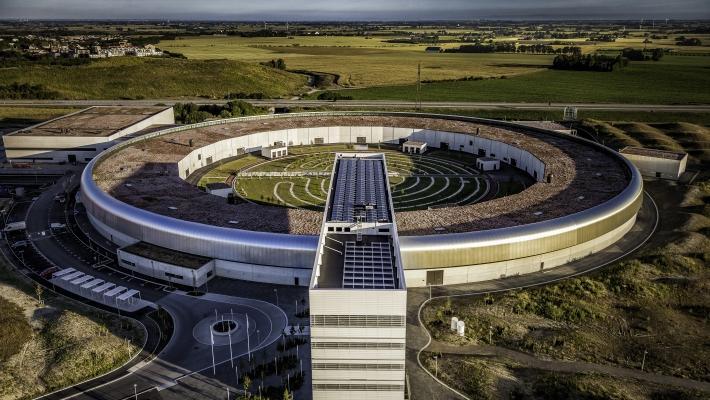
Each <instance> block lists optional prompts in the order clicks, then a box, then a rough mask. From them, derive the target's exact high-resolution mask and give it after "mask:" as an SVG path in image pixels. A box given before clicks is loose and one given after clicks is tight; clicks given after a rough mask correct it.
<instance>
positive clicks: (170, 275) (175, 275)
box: [165, 272, 185, 280]
mask: <svg viewBox="0 0 710 400" xmlns="http://www.w3.org/2000/svg"><path fill="white" fill-rule="evenodd" d="M165 276H167V277H168V278H175V279H180V280H182V279H185V278H184V277H183V276H182V275H178V274H171V273H170V272H166V273H165Z"/></svg>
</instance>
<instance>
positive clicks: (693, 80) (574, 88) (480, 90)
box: [341, 56, 710, 104]
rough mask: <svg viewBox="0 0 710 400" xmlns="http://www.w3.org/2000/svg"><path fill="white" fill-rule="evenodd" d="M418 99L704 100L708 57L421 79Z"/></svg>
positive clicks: (369, 94)
mask: <svg viewBox="0 0 710 400" xmlns="http://www.w3.org/2000/svg"><path fill="white" fill-rule="evenodd" d="M341 93H342V94H343V95H347V96H352V97H353V98H354V99H357V100H366V99H367V100H415V99H416V98H417V95H416V85H397V86H385V87H373V88H365V89H347V90H343V91H341ZM421 98H422V100H423V101H473V102H476V101H481V102H486V101H501V102H570V103H579V102H600V103H637V104H641V103H645V104H708V103H710V57H691V56H667V57H665V58H664V59H663V60H662V61H659V62H652V61H648V62H632V63H631V65H630V66H629V67H627V68H625V69H623V70H621V71H615V72H583V71H557V70H544V71H537V72H534V73H530V74H524V75H519V76H514V77H509V78H507V79H489V80H482V81H465V82H437V83H429V84H423V85H422V89H421Z"/></svg>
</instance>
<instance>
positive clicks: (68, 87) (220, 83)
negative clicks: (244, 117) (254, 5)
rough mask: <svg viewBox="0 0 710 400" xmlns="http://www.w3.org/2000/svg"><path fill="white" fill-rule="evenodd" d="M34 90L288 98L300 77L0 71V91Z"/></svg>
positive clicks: (169, 66) (233, 66) (105, 68)
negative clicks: (14, 86)
mask: <svg viewBox="0 0 710 400" xmlns="http://www.w3.org/2000/svg"><path fill="white" fill-rule="evenodd" d="M14 82H18V83H31V84H40V85H42V86H43V87H44V88H46V89H48V90H51V91H56V92H59V94H60V97H62V98H67V99H151V98H153V99H158V98H182V97H188V98H190V97H193V98H194V97H209V98H216V99H222V98H223V97H224V96H225V95H227V94H228V93H235V92H241V93H247V94H249V93H263V95H264V96H265V97H273V98H279V97H289V96H290V95H292V94H294V93H298V92H299V91H301V90H302V89H303V87H304V85H306V83H307V82H306V78H305V76H302V75H297V74H292V73H288V72H284V71H279V70H275V69H272V68H267V67H264V66H261V65H258V64H253V63H244V62H240V61H234V60H184V59H177V58H137V57H119V58H112V59H105V60H97V61H95V62H92V63H90V64H87V65H81V66H75V67H57V66H53V67H47V66H31V65H27V66H22V67H17V68H5V69H2V70H0V85H7V84H11V83H14Z"/></svg>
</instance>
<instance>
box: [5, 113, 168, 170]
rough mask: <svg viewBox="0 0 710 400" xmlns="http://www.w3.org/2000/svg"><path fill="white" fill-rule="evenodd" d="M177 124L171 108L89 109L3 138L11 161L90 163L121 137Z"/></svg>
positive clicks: (6, 152)
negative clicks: (155, 127) (156, 127)
mask: <svg viewBox="0 0 710 400" xmlns="http://www.w3.org/2000/svg"><path fill="white" fill-rule="evenodd" d="M174 123H175V116H174V114H173V108H172V107H112V106H111V107H104V106H96V107H90V108H87V109H84V110H81V111H78V112H75V113H72V114H68V115H64V116H61V117H59V118H55V119H52V120H49V121H46V122H42V123H40V124H37V125H33V126H30V127H27V128H23V129H20V130H18V131H15V132H11V133H8V134H6V135H4V136H3V137H2V140H3V144H4V146H5V154H6V156H7V159H8V160H9V161H11V162H41V163H59V162H70V163H75V162H88V161H90V160H91V159H92V158H94V157H95V156H96V155H98V154H99V153H101V152H102V151H104V150H106V149H108V148H109V147H111V146H113V145H114V144H115V143H117V142H118V141H119V140H120V139H121V138H124V137H126V136H128V137H131V135H134V134H137V133H138V132H140V131H142V130H144V129H146V128H149V127H154V126H161V125H171V124H174Z"/></svg>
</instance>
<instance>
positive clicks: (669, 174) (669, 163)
mask: <svg viewBox="0 0 710 400" xmlns="http://www.w3.org/2000/svg"><path fill="white" fill-rule="evenodd" d="M621 155H622V156H624V157H626V158H627V159H628V160H629V161H631V162H632V163H633V164H634V165H635V166H636V168H638V169H639V171H640V172H641V175H643V176H647V177H651V178H657V177H658V176H656V173H658V172H660V173H661V176H660V178H663V179H673V180H677V179H678V178H679V177H680V176H681V175H682V174H683V172H685V166H686V163H687V162H688V157H687V156H686V157H683V159H681V160H669V159H665V158H657V157H647V156H640V155H636V154H625V153H621Z"/></svg>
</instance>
